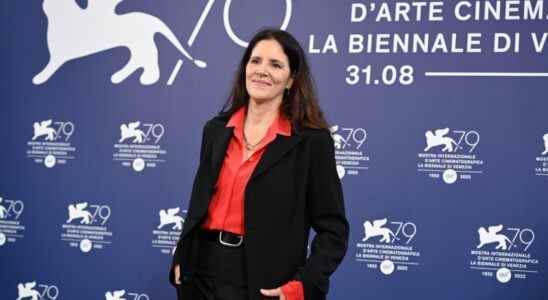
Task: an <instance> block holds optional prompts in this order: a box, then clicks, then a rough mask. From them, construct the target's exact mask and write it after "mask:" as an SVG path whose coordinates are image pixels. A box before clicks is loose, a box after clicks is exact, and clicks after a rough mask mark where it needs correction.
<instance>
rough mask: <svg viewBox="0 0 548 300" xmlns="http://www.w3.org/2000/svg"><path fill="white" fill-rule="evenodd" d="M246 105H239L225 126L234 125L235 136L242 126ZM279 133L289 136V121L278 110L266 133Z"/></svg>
mask: <svg viewBox="0 0 548 300" xmlns="http://www.w3.org/2000/svg"><path fill="white" fill-rule="evenodd" d="M246 108H247V107H246V106H242V107H240V108H239V109H238V110H237V111H236V112H235V113H233V114H232V116H231V117H230V120H228V123H226V127H235V128H234V131H235V134H236V136H240V135H241V133H242V130H243V127H244V118H245V114H246V110H247V109H246ZM268 133H270V134H281V135H285V136H291V122H289V120H288V119H287V118H286V117H285V116H283V114H282V113H280V112H278V115H277V116H276V119H274V121H273V122H272V124H270V127H269V128H268V130H267V134H268Z"/></svg>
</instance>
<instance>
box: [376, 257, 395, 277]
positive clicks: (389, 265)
mask: <svg viewBox="0 0 548 300" xmlns="http://www.w3.org/2000/svg"><path fill="white" fill-rule="evenodd" d="M380 269H381V272H382V273H383V274H384V275H390V274H392V273H393V272H394V269H395V268H394V263H393V262H392V261H391V260H389V259H385V260H383V261H382V262H381V265H380Z"/></svg>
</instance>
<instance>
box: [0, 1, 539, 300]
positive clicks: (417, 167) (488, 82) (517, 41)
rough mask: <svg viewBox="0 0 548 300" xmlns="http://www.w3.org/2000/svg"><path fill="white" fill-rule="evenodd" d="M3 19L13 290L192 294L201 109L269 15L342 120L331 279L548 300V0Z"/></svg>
mask: <svg viewBox="0 0 548 300" xmlns="http://www.w3.org/2000/svg"><path fill="white" fill-rule="evenodd" d="M0 19H1V20H2V21H1V22H2V26H0V31H1V37H2V47H1V48H0V49H1V50H0V51H1V52H0V53H1V55H0V57H1V58H0V59H1V65H2V68H1V78H2V80H1V81H0V84H1V91H2V92H1V93H2V94H1V95H2V101H1V103H2V109H1V118H0V130H1V136H2V139H3V141H4V142H3V143H2V155H1V156H0V166H1V167H0V174H1V178H2V180H1V182H0V197H1V198H0V199H1V201H0V257H1V264H0V294H1V295H0V298H1V299H14V300H15V299H18V300H22V299H32V300H36V299H45V300H55V299H105V300H121V299H131V300H154V299H174V297H175V290H174V289H173V288H172V287H171V286H170V285H169V283H168V268H169V264H170V261H171V255H172V251H173V248H174V246H175V244H176V241H177V239H178V235H179V234H180V231H181V228H182V224H183V222H184V218H185V212H186V211H185V209H186V208H187V206H188V200H189V195H190V191H191V184H192V180H193V178H194V175H195V171H196V168H197V162H198V154H199V149H200V139H201V129H202V126H203V124H204V122H205V121H206V120H208V119H209V118H211V117H212V116H213V115H215V114H216V113H217V112H218V111H219V110H220V108H221V105H222V104H223V103H224V101H225V99H226V98H227V95H228V90H229V88H230V85H231V81H232V78H233V73H234V71H235V69H236V66H237V63H238V60H239V58H240V57H241V55H242V53H243V50H244V47H245V46H246V42H247V41H248V40H249V38H250V37H251V36H252V35H253V33H254V32H256V31H257V29H259V28H261V27H263V26H274V27H278V28H283V29H287V30H288V31H289V32H291V33H292V34H294V35H295V36H296V37H297V38H298V40H299V41H300V42H301V43H302V45H303V48H305V50H306V52H307V55H308V58H309V59H310V63H311V67H312V73H313V75H314V77H315V81H316V84H317V88H318V91H319V96H320V101H321V106H322V108H323V110H324V111H325V113H326V114H327V117H328V121H329V122H330V125H331V126H332V127H331V131H332V134H333V143H334V147H335V149H336V160H337V165H338V172H339V176H340V178H341V181H342V184H343V188H344V195H345V203H346V211H347V215H348V219H349V222H350V224H351V235H350V240H349V248H348V253H347V255H346V257H345V259H344V261H343V262H342V264H341V265H340V267H339V269H338V270H337V271H336V272H335V274H334V275H333V276H332V281H331V290H330V292H329V295H328V298H329V299H341V300H342V299H380V300H382V299H430V298H435V299H548V285H547V282H548V278H547V277H546V271H547V270H548V264H547V259H548V257H547V253H548V240H547V234H548V230H547V228H548V222H547V216H546V215H547V212H548V204H547V201H546V200H547V195H548V176H547V175H548V122H547V112H548V102H547V99H546V97H547V96H546V92H547V91H548V78H547V77H548V73H546V72H548V59H547V54H548V41H547V40H548V33H547V28H548V27H547V25H548V3H546V2H543V1H510V0H509V1H460V0H459V1H328V0H321V1H320V0H315V1H296V0H295V1H292V0H285V1H284V0H271V1H251V0H246V1H244V0H239V1H231V0H226V1H215V0H195V1H182V0H180V1H167V0H156V1H145V0H133V1H129V0H126V1H121V0H111V1H107V0H101V1H99V0H95V1H80V0H78V1H75V0H43V1H2V2H1V4H0ZM273 188H274V187H273ZM264 259H269V258H268V257H266V256H265V257H264ZM265 271H268V270H265Z"/></svg>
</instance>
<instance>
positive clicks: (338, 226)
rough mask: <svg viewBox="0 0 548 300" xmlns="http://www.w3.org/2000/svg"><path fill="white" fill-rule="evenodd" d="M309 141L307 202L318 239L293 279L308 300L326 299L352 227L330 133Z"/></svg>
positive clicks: (313, 243) (312, 137)
mask: <svg viewBox="0 0 548 300" xmlns="http://www.w3.org/2000/svg"><path fill="white" fill-rule="evenodd" d="M310 139H311V140H310V143H311V144H310V153H311V160H310V169H309V173H308V178H309V181H308V187H307V200H306V201H307V211H308V217H309V220H310V223H311V226H312V228H313V229H314V231H315V232H316V236H315V237H314V239H313V240H312V244H311V252H310V256H309V257H308V259H307V262H306V264H305V265H304V266H303V267H301V268H300V269H299V270H298V272H297V274H296V275H295V277H294V279H296V280H300V281H302V283H303V286H304V296H305V299H307V300H312V299H314V300H316V299H325V297H326V294H327V292H328V290H329V277H330V275H331V274H332V273H333V272H334V271H335V269H336V268H337V266H338V265H339V264H340V262H341V261H342V259H343V257H344V255H345V254H346V250H347V248H348V235H349V225H348V221H347V219H346V215H345V208H344V198H343V191H342V186H341V181H340V179H339V176H338V174H337V167H336V163H335V148H334V143H333V139H332V138H331V134H330V133H329V132H328V131H327V130H325V131H323V130H322V131H321V132H320V133H318V134H315V135H313V136H311V137H310Z"/></svg>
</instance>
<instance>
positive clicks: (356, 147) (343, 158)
mask: <svg viewBox="0 0 548 300" xmlns="http://www.w3.org/2000/svg"><path fill="white" fill-rule="evenodd" d="M329 130H330V131H331V137H332V138H333V143H334V146H335V160H336V161H337V173H338V175H339V178H340V179H342V178H343V177H344V176H346V175H359V174H360V173H361V172H363V171H364V170H367V169H368V168H369V160H370V159H369V155H368V154H367V153H365V150H364V147H363V146H364V144H365V141H366V139H367V131H366V130H365V129H363V128H351V127H340V128H339V126H338V125H333V126H331V127H330V128H329Z"/></svg>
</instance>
